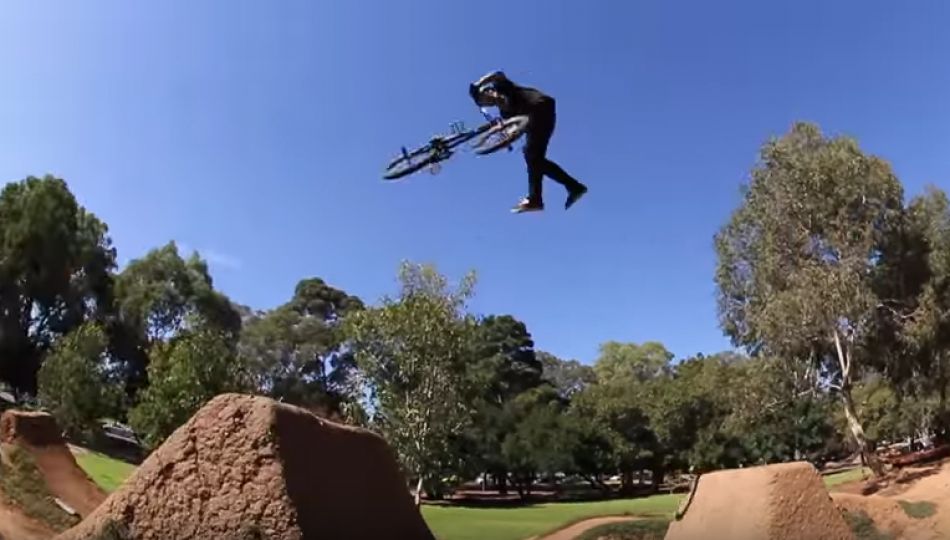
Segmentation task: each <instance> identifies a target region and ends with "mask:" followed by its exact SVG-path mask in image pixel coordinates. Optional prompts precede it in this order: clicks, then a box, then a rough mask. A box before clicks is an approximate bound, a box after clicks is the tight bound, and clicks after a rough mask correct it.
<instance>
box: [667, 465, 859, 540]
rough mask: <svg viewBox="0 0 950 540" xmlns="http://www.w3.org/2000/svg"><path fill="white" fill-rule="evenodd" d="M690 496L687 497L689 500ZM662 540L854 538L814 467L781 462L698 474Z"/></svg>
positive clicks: (817, 539)
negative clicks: (690, 492) (676, 518)
mask: <svg viewBox="0 0 950 540" xmlns="http://www.w3.org/2000/svg"><path fill="white" fill-rule="evenodd" d="M687 501H688V502H687ZM687 501H684V505H686V504H688V506H685V508H686V509H685V514H684V515H683V516H682V518H681V519H680V520H679V521H674V522H672V523H671V524H670V528H669V530H667V533H666V539H665V540H854V538H855V537H854V534H853V533H852V532H851V529H850V528H849V527H848V525H847V523H845V521H844V518H843V517H842V516H841V513H840V511H839V510H838V509H837V508H836V506H835V504H834V502H833V501H832V499H831V496H830V495H829V494H828V491H827V490H826V489H825V486H824V484H823V483H822V481H821V478H820V477H819V475H818V472H817V471H816V470H815V468H814V467H813V466H812V465H811V464H809V463H803V462H798V463H783V464H779V465H765V466H761V467H750V468H746V469H732V470H726V471H717V472H713V473H708V474H704V475H702V476H700V477H699V482H698V483H697V485H696V490H695V492H694V493H693V497H692V499H691V500H690V499H687Z"/></svg>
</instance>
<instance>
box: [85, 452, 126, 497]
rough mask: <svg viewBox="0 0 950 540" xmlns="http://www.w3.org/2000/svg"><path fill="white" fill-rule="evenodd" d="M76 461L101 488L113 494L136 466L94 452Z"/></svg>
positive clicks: (87, 453) (86, 453)
mask: <svg viewBox="0 0 950 540" xmlns="http://www.w3.org/2000/svg"><path fill="white" fill-rule="evenodd" d="M76 461H77V462H79V466H80V467H82V469H83V470H84V471H86V474H88V475H89V476H90V477H91V478H92V480H93V482H95V483H97V484H99V487H101V488H102V489H104V490H106V491H108V492H109V493H112V492H113V491H115V490H116V488H118V487H119V486H120V485H122V482H124V481H125V479H126V478H128V477H129V475H130V474H132V471H134V470H135V465H132V464H130V463H126V462H124V461H119V460H117V459H113V458H110V457H109V456H107V455H104V454H100V453H97V452H93V451H87V452H83V453H82V454H80V455H78V456H76Z"/></svg>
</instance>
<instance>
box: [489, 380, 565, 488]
mask: <svg viewBox="0 0 950 540" xmlns="http://www.w3.org/2000/svg"><path fill="white" fill-rule="evenodd" d="M564 408H565V407H564V405H563V404H562V403H560V401H559V400H558V399H557V395H556V393H555V392H553V391H552V389H550V388H547V387H542V388H537V389H534V390H528V391H525V392H523V393H521V394H520V395H518V396H517V397H515V398H514V399H513V400H512V402H511V405H510V406H509V409H510V411H511V412H510V414H511V415H512V417H513V418H512V422H511V424H512V425H513V429H512V431H511V432H509V433H507V434H505V435H504V438H503V439H502V443H501V457H502V459H503V461H504V464H505V467H506V470H507V471H509V472H510V473H511V474H512V477H513V479H514V481H515V486H516V488H517V489H518V494H519V495H521V497H522V498H527V497H529V496H530V495H531V486H532V484H533V483H534V481H535V479H536V478H537V476H538V475H539V474H540V473H544V472H546V473H555V472H558V471H562V470H565V469H567V468H568V467H569V466H570V458H571V451H572V448H571V445H572V444H573V441H572V440H571V439H570V438H569V432H568V431H567V430H566V429H565V427H566V423H565V421H564V416H563V410H564Z"/></svg>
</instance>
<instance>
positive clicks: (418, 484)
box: [415, 474, 422, 508]
mask: <svg viewBox="0 0 950 540" xmlns="http://www.w3.org/2000/svg"><path fill="white" fill-rule="evenodd" d="M415 501H416V508H419V505H420V504H422V475H421V474H420V475H419V481H418V482H416V499H415Z"/></svg>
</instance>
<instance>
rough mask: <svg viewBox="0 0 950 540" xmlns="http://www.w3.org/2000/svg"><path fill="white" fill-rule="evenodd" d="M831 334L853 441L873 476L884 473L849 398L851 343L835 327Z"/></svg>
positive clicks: (845, 411) (851, 358)
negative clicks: (836, 354) (843, 338)
mask: <svg viewBox="0 0 950 540" xmlns="http://www.w3.org/2000/svg"><path fill="white" fill-rule="evenodd" d="M831 336H832V338H833V339H834V343H835V350H836V351H837V353H838V365H839V366H840V367H841V400H842V401H843V402H844V415H845V417H846V418H847V419H848V427H849V428H851V435H852V436H853V437H854V442H855V443H857V445H858V450H859V451H860V452H861V458H862V459H863V460H864V462H865V463H866V464H867V466H868V467H870V469H871V472H873V473H874V476H881V475H883V474H884V468H883V466H882V465H881V462H880V461H879V460H878V459H877V455H875V454H874V452H872V451H871V447H870V445H869V444H868V439H867V437H866V436H865V435H864V428H863V427H861V421H860V420H858V415H857V413H856V412H855V410H854V400H853V399H852V398H851V368H852V366H853V365H852V361H853V360H854V358H853V356H852V352H853V348H852V345H853V344H852V342H851V340H850V339H849V340H848V341H844V340H842V339H841V333H840V332H839V331H838V329H837V328H836V329H834V330H832V334H831Z"/></svg>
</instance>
